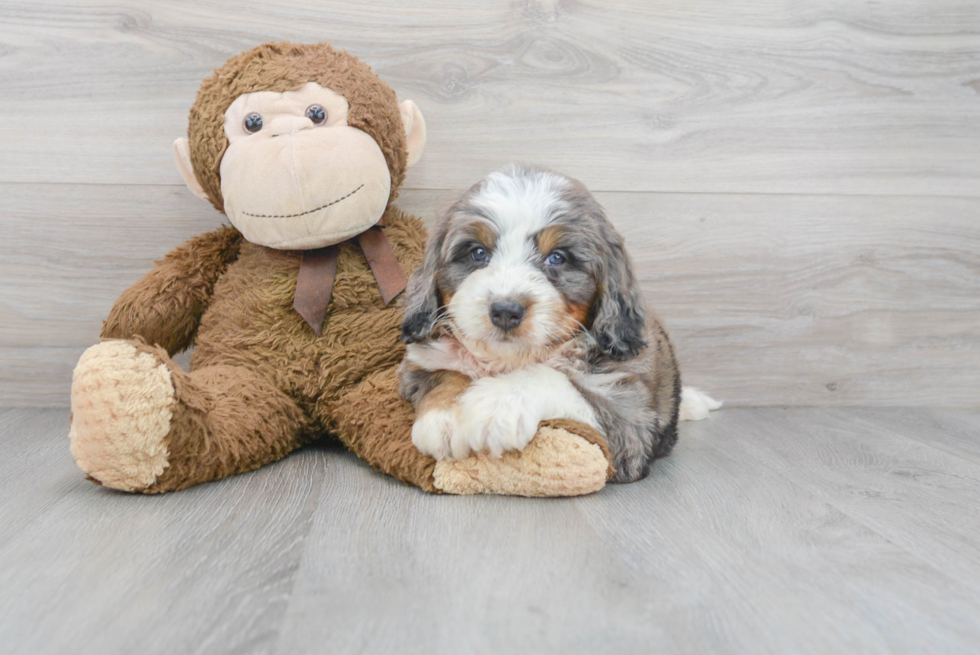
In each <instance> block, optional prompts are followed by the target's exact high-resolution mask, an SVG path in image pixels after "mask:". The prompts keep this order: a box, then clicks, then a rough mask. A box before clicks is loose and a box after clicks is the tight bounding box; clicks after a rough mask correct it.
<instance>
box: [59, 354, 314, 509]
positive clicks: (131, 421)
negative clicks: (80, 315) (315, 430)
mask: <svg viewBox="0 0 980 655" xmlns="http://www.w3.org/2000/svg"><path fill="white" fill-rule="evenodd" d="M71 405H72V425H71V432H70V437H71V452H72V455H73V456H74V458H75V462H76V463H77V464H78V466H79V467H80V468H81V469H82V470H83V471H85V472H86V473H88V474H89V475H90V476H91V477H92V478H93V479H94V480H95V481H97V482H98V483H100V484H103V485H105V486H107V487H112V488H113V489H120V490H123V491H133V492H140V493H161V492H164V491H176V490H179V489H184V488H186V487H190V486H192V485H195V484H199V483H201V482H207V481H210V480H218V479H220V478H224V477H227V476H229V475H234V474H236V473H242V472H245V471H249V470H252V469H255V468H258V467H260V466H262V465H263V464H266V463H268V462H272V461H275V460H277V459H279V458H281V457H283V456H284V455H286V454H287V453H288V452H290V451H291V450H293V449H294V448H296V447H297V446H298V445H300V434H301V433H302V431H303V428H304V427H305V426H306V424H307V419H306V417H305V415H304V413H303V412H302V411H301V410H300V408H299V407H298V406H297V405H296V403H295V402H293V400H292V399H291V398H289V397H288V396H287V395H286V394H284V393H283V392H282V391H280V390H279V389H277V388H276V387H275V386H274V385H273V384H272V383H271V382H270V381H269V380H266V379H265V378H263V377H262V376H260V375H258V374H256V373H255V372H253V371H251V370H249V369H246V368H243V367H236V366H210V367H206V368H201V369H198V370H196V371H193V372H192V373H190V374H188V373H185V372H184V371H183V370H181V369H180V367H178V366H177V365H175V364H174V363H173V362H172V361H171V360H170V358H169V357H168V356H167V353H166V351H164V350H163V349H162V348H159V347H155V346H149V345H147V344H145V343H144V342H142V341H141V340H111V341H104V342H102V343H100V344H98V345H96V346H93V347H91V348H89V349H88V350H86V351H85V353H84V354H83V355H82V357H81V359H80V360H79V362H78V366H77V367H76V368H75V372H74V375H73V379H72V394H71Z"/></svg>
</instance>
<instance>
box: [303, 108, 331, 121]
mask: <svg viewBox="0 0 980 655" xmlns="http://www.w3.org/2000/svg"><path fill="white" fill-rule="evenodd" d="M306 117H307V118H309V119H310V120H311V121H313V124H314V125H323V123H324V122H325V121H326V120H327V110H326V109H324V108H323V107H321V106H320V105H310V106H309V107H307V108H306Z"/></svg>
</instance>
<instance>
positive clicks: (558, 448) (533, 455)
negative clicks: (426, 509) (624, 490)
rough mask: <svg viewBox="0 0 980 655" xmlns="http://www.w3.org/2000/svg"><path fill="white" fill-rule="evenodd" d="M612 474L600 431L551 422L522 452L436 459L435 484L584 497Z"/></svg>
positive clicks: (461, 490)
mask: <svg viewBox="0 0 980 655" xmlns="http://www.w3.org/2000/svg"><path fill="white" fill-rule="evenodd" d="M612 473H613V469H612V465H611V464H610V456H609V447H608V446H607V444H606V441H605V439H604V438H603V437H602V436H601V435H600V434H599V433H598V432H596V431H595V430H594V429H592V428H591V427H589V426H587V425H584V424H582V423H579V422H577V421H569V420H554V421H544V422H542V423H541V425H540V426H539V427H538V432H537V434H535V435H534V439H533V440H532V441H531V443H529V444H528V445H527V447H526V448H525V449H524V450H521V451H511V452H506V453H504V455H503V456H502V457H500V458H495V457H491V456H490V455H489V454H488V453H485V452H483V453H477V454H474V455H471V456H469V457H467V458H465V459H462V460H441V461H439V462H438V463H437V464H436V468H435V473H434V483H435V486H436V487H437V488H438V489H440V490H441V491H443V492H445V493H451V494H461V495H467V494H506V495H512V496H582V495H585V494H590V493H593V492H595V491H598V490H599V489H602V487H603V486H604V485H605V484H606V480H607V479H608V477H609V476H610V475H612Z"/></svg>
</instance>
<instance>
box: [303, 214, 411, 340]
mask: <svg viewBox="0 0 980 655" xmlns="http://www.w3.org/2000/svg"><path fill="white" fill-rule="evenodd" d="M382 227H384V219H382V220H381V221H379V222H378V224H377V225H375V226H374V227H371V228H369V229H368V230H367V232H362V233H361V234H358V235H357V237H356V238H357V242H358V244H360V246H361V250H363V251H364V257H365V258H366V259H367V262H368V265H369V266H370V267H371V272H372V273H374V279H375V280H376V281H377V283H378V289H379V290H380V291H381V299H382V300H383V301H384V303H385V304H386V305H387V304H388V303H389V302H391V301H392V299H393V298H394V297H395V296H397V295H398V294H399V293H401V292H402V291H404V290H405V286H406V283H407V281H406V280H405V273H403V272H402V267H401V265H400V264H399V263H398V259H397V258H396V257H395V251H394V249H393V248H392V247H391V243H389V242H388V237H386V236H385V234H384V232H382V231H381V228H382ZM339 254H340V244H339V243H337V244H334V245H332V246H326V247H325V248H317V249H315V250H304V251H303V261H302V263H301V264H300V265H299V275H298V276H297V278H296V295H295V296H294V297H293V309H295V310H296V311H297V312H298V313H299V315H300V316H302V317H303V319H304V320H305V321H306V322H307V323H308V324H309V326H310V327H311V328H313V331H314V332H316V335H317V336H320V333H321V332H322V330H323V320H324V318H325V317H326V315H327V306H328V305H330V296H331V294H332V293H333V283H334V280H335V279H336V277H337V257H338V255H339Z"/></svg>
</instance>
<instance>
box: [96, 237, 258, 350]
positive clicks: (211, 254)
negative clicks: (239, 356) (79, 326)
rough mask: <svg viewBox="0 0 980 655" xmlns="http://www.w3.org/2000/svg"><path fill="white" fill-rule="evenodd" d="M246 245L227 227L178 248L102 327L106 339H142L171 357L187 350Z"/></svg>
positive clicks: (118, 303) (126, 295)
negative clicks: (221, 279) (216, 291)
mask: <svg viewBox="0 0 980 655" xmlns="http://www.w3.org/2000/svg"><path fill="white" fill-rule="evenodd" d="M241 243H242V235H241V234H239V232H238V231H237V230H235V229H233V228H231V227H221V228H219V229H217V230H214V231H213V232H208V233H206V234H202V235H200V236H197V237H194V238H193V239H191V240H189V241H187V242H185V243H183V244H181V245H180V246H177V247H176V248H174V249H173V250H172V251H170V252H169V253H168V254H167V255H166V256H165V257H164V258H163V259H162V260H161V261H159V262H157V265H156V266H155V267H154V268H153V270H151V271H150V272H149V273H147V274H146V275H144V276H143V277H142V278H140V280H139V281H138V282H136V284H134V285H133V286H131V287H130V288H128V289H126V291H124V292H123V294H122V295H121V296H120V297H119V300H117V301H116V304H115V305H114V306H113V307H112V310H111V311H110V312H109V316H108V318H106V321H105V323H104V324H103V325H102V338H103V339H130V338H132V337H134V336H140V337H143V339H145V340H146V341H147V342H148V343H150V344H157V345H159V346H162V347H163V348H165V349H166V350H167V352H168V353H170V354H171V355H173V354H175V353H178V352H180V351H182V350H185V349H186V348H187V347H188V346H190V343H191V339H193V337H194V334H195V332H197V327H198V324H199V323H200V320H201V316H202V315H203V314H204V310H206V309H207V307H208V304H209V303H210V301H211V294H212V292H213V290H214V284H215V282H217V281H218V278H219V277H221V274H222V273H224V272H225V270H226V269H227V268H228V266H229V265H230V264H231V263H232V262H233V261H235V259H237V257H238V252H239V249H240V247H241Z"/></svg>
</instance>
